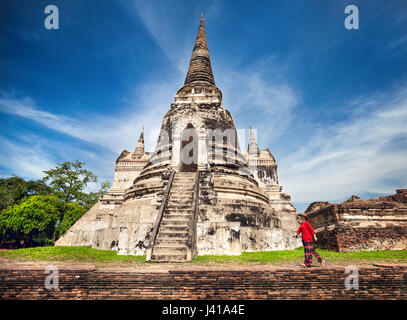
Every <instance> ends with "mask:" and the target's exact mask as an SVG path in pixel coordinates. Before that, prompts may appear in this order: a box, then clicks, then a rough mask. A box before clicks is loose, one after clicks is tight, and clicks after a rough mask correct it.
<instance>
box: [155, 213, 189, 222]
mask: <svg viewBox="0 0 407 320" xmlns="http://www.w3.org/2000/svg"><path fill="white" fill-rule="evenodd" d="M162 221H166V222H172V221H188V222H189V221H190V216H189V214H175V213H174V214H164V217H163V220H162Z"/></svg>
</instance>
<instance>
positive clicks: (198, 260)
mask: <svg viewBox="0 0 407 320" xmlns="http://www.w3.org/2000/svg"><path fill="white" fill-rule="evenodd" d="M318 253H319V254H320V255H321V257H322V258H323V259H326V261H328V262H334V263H335V262H339V263H340V262H349V261H354V262H355V263H356V262H369V263H373V262H375V261H380V262H389V263H390V262H391V263H400V262H402V263H407V251H406V250H400V251H363V252H343V253H340V252H335V251H329V250H324V249H318ZM0 258H6V259H11V260H12V259H17V260H25V261H61V262H90V263H102V264H105V263H107V264H109V263H116V262H118V263H124V264H133V263H139V264H140V263H145V256H130V255H129V256H123V255H118V254H117V253H116V251H110V250H97V249H92V248H90V247H36V248H26V249H16V250H1V251H0ZM303 258H304V251H303V248H298V249H296V250H284V251H269V252H244V253H242V254H241V255H240V256H214V255H207V256H196V257H195V258H194V259H193V261H191V262H189V264H197V265H200V264H210V263H236V264H239V263H285V262H295V261H299V262H301V261H302V259H303Z"/></svg>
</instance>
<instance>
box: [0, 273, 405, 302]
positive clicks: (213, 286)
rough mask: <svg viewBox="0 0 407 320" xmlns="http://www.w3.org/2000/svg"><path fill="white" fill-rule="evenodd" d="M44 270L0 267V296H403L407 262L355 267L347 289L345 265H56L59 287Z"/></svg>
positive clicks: (229, 297) (403, 297)
mask: <svg viewBox="0 0 407 320" xmlns="http://www.w3.org/2000/svg"><path fill="white" fill-rule="evenodd" d="M46 276H47V275H46V274H45V273H44V271H43V270H0V299H2V300H4V299H227V300H229V299H407V267H406V266H393V267H373V266H372V267H363V268H359V290H354V289H352V290H347V289H346V288H345V285H344V281H345V278H346V277H347V276H348V274H345V272H344V268H323V269H320V268H315V269H281V270H273V271H170V272H167V273H136V272H106V271H105V272H98V271H95V270H60V271H59V290H52V289H51V290H48V289H45V287H44V280H45V277H46Z"/></svg>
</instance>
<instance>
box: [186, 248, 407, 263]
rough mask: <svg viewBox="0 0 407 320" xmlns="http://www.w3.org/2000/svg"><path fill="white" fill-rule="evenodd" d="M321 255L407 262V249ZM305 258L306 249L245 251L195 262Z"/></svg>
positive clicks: (323, 252)
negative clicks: (235, 254) (237, 254)
mask: <svg viewBox="0 0 407 320" xmlns="http://www.w3.org/2000/svg"><path fill="white" fill-rule="evenodd" d="M317 251H318V253H319V255H320V256H321V257H322V258H323V259H326V260H327V261H331V262H342V261H344V262H345V261H346V262H348V261H352V260H355V261H360V260H368V261H372V260H375V261H376V260H377V261H386V260H387V261H391V262H407V251H405V250H404V251H403V250H400V251H362V252H336V251H329V250H324V249H317ZM302 259H304V249H303V248H298V249H295V250H283V251H263V252H243V253H242V254H241V255H240V256H212V255H208V256H197V257H195V258H194V260H193V261H194V262H248V263H251V262H260V263H268V262H275V263H280V262H293V261H302Z"/></svg>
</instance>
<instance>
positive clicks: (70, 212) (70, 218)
mask: <svg viewBox="0 0 407 320" xmlns="http://www.w3.org/2000/svg"><path fill="white" fill-rule="evenodd" d="M86 211H87V208H86V207H83V206H81V205H79V204H78V203H75V202H69V203H66V204H65V205H64V217H63V218H62V220H61V222H60V223H59V224H58V226H57V227H56V230H55V235H56V237H55V239H58V238H60V237H61V236H62V235H63V234H64V233H65V232H66V231H67V230H68V229H69V228H70V227H71V226H73V225H74V223H75V222H76V221H78V220H79V219H80V218H81V217H82V216H83V215H84V214H85V212H86Z"/></svg>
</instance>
